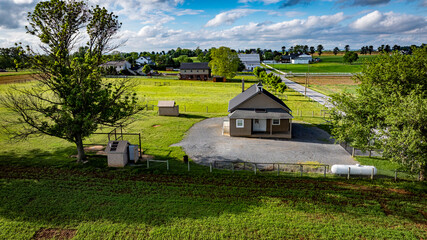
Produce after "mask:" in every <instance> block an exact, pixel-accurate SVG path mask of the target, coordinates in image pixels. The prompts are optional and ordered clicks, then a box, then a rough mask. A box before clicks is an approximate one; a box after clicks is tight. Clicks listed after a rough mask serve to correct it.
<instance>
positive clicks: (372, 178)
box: [371, 168, 374, 180]
mask: <svg viewBox="0 0 427 240" xmlns="http://www.w3.org/2000/svg"><path fill="white" fill-rule="evenodd" d="M371 180H374V168H372V172H371Z"/></svg>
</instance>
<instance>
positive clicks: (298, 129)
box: [172, 118, 357, 165]
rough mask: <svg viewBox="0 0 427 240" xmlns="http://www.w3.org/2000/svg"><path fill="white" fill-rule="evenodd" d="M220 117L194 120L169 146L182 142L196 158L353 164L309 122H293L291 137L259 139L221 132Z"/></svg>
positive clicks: (340, 148)
mask: <svg viewBox="0 0 427 240" xmlns="http://www.w3.org/2000/svg"><path fill="white" fill-rule="evenodd" d="M222 121H223V118H210V119H206V120H203V121H201V122H198V123H196V124H194V126H193V127H192V128H190V130H189V131H188V133H187V136H186V137H185V138H184V139H183V140H182V141H181V142H180V143H176V144H174V145H172V146H182V147H183V149H184V151H185V152H186V153H187V154H188V156H190V158H191V159H193V160H194V161H195V162H197V163H200V164H208V163H209V162H211V161H246V162H258V163H279V162H281V163H297V162H300V163H301V162H307V161H312V162H319V163H323V164H329V165H332V164H356V163H357V162H356V161H355V160H353V158H352V157H351V155H349V154H348V153H347V152H346V151H345V150H344V149H343V148H342V147H341V146H340V145H338V144H334V141H333V140H331V139H330V135H329V134H328V133H327V132H325V131H323V130H321V129H319V128H316V127H311V126H310V125H306V124H301V123H293V124H292V139H288V140H277V139H259V138H244V137H229V136H223V135H222Z"/></svg>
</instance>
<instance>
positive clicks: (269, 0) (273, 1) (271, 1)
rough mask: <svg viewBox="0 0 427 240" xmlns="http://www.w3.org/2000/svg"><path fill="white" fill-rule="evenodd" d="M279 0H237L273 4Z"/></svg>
mask: <svg viewBox="0 0 427 240" xmlns="http://www.w3.org/2000/svg"><path fill="white" fill-rule="evenodd" d="M280 1H281V0H239V3H250V2H263V3H264V4H266V5H268V4H274V3H278V2H280Z"/></svg>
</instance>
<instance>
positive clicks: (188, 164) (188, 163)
mask: <svg viewBox="0 0 427 240" xmlns="http://www.w3.org/2000/svg"><path fill="white" fill-rule="evenodd" d="M187 166H188V171H190V161H188V162H187Z"/></svg>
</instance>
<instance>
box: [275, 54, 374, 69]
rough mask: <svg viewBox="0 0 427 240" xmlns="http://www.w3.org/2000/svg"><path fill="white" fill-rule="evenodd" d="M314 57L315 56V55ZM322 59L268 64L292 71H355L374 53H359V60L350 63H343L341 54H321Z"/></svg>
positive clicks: (371, 58)
mask: <svg viewBox="0 0 427 240" xmlns="http://www.w3.org/2000/svg"><path fill="white" fill-rule="evenodd" d="M315 57H316V56H315ZM319 58H320V59H321V60H322V61H321V62H318V63H312V64H309V65H307V64H269V65H270V66H272V67H274V68H276V69H279V70H281V71H285V72H293V73H306V72H311V73H357V72H360V70H361V69H362V64H363V62H364V61H369V60H373V59H375V55H362V56H360V55H359V60H357V61H356V62H354V63H352V64H344V63H343V61H342V56H321V57H319Z"/></svg>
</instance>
